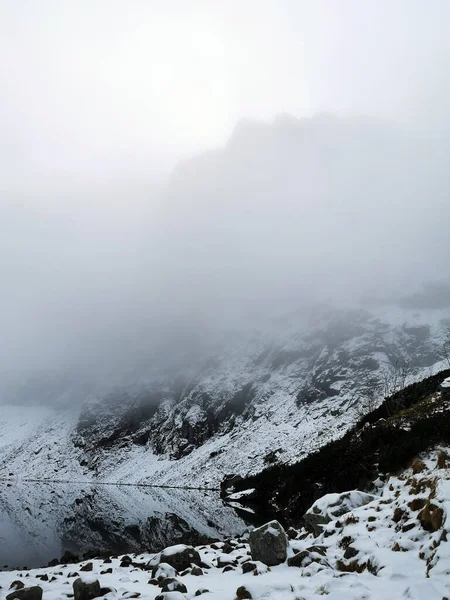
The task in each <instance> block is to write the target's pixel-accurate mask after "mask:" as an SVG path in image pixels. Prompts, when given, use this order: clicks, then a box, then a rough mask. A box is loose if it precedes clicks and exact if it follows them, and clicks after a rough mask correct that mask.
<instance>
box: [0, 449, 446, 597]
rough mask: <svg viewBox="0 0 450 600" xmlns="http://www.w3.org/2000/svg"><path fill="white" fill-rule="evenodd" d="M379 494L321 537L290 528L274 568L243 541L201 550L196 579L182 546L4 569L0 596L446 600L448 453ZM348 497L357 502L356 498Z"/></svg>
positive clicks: (433, 456) (426, 459) (415, 467)
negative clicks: (81, 582)
mask: <svg viewBox="0 0 450 600" xmlns="http://www.w3.org/2000/svg"><path fill="white" fill-rule="evenodd" d="M373 487H374V490H373V491H374V496H373V500H372V501H370V502H368V503H365V504H363V505H362V506H359V507H352V506H351V503H350V504H348V505H347V506H346V507H343V510H342V512H341V514H340V516H339V517H338V518H333V517H330V519H331V520H330V521H329V522H328V523H327V524H325V526H324V529H323V531H322V532H321V533H319V534H318V535H313V534H312V533H308V532H307V531H306V530H305V529H301V530H300V531H296V530H293V529H290V530H289V531H288V533H289V537H290V538H291V539H290V541H289V542H288V547H287V560H285V561H283V562H281V564H276V565H275V566H271V567H270V568H268V567H267V565H265V564H263V563H262V562H260V561H258V560H256V557H255V556H254V555H253V556H252V552H253V548H252V546H251V544H249V543H248V536H243V537H241V538H239V539H237V540H235V539H231V540H228V541H227V542H226V543H217V544H213V545H207V546H199V547H198V548H197V551H198V553H199V556H198V559H197V562H200V561H201V568H198V567H196V568H195V572H194V569H193V568H191V567H192V565H191V567H190V568H188V569H186V570H184V567H183V570H182V569H181V568H180V569H179V571H177V570H176V569H175V568H173V566H171V565H169V564H167V563H166V562H165V559H166V560H168V559H169V557H170V556H173V555H174V554H176V553H180V552H182V551H183V550H184V551H185V550H186V547H185V546H182V545H178V546H175V547H173V546H172V547H171V548H167V549H166V550H165V551H164V552H163V553H162V555H159V554H139V555H135V556H134V557H133V556H132V557H131V560H132V564H130V558H128V560H126V559H124V560H122V557H118V558H113V559H112V560H109V561H108V562H104V561H103V559H100V558H97V559H95V560H92V561H91V563H92V565H91V566H92V569H91V570H90V572H89V573H84V572H83V571H82V570H81V569H80V567H81V566H84V564H85V563H83V564H79V565H78V564H75V565H74V564H71V565H57V566H55V567H50V568H47V569H35V570H32V571H27V572H24V571H20V570H19V571H12V572H0V585H1V586H2V591H3V590H11V589H14V588H13V587H12V586H13V582H14V581H16V582H17V581H19V582H22V581H23V583H24V584H25V585H26V586H35V585H39V586H40V587H41V588H42V589H43V597H44V598H45V599H46V600H56V599H57V598H62V597H65V596H66V595H67V594H68V593H69V594H70V593H71V590H72V585H73V583H74V581H75V580H76V578H77V577H79V576H81V578H85V577H86V578H87V577H89V579H86V580H85V581H86V582H89V583H91V582H92V581H94V580H96V579H98V581H99V584H100V585H101V586H102V587H108V588H109V590H108V594H107V597H108V598H111V599H113V598H131V597H136V596H137V595H139V596H140V597H141V598H154V597H157V595H158V593H160V590H161V588H163V586H166V585H168V584H170V585H171V586H173V587H171V588H170V587H169V588H168V589H172V590H173V589H177V590H178V591H172V592H167V593H166V594H165V596H164V597H165V598H171V599H173V600H175V599H177V600H185V599H186V598H193V597H194V596H197V595H200V594H202V593H206V592H210V594H208V595H210V596H211V597H212V598H214V599H217V600H226V599H229V598H233V597H238V598H239V597H240V598H253V599H255V600H256V599H258V598H268V599H270V600H285V599H287V600H296V599H300V598H302V599H304V600H310V599H311V600H312V599H315V598H319V597H323V596H326V597H328V598H330V599H333V600H362V599H366V600H387V599H389V600H397V599H401V598H406V599H408V600H443V599H445V598H448V597H449V596H450V579H449V575H450V544H449V541H448V535H449V534H450V523H449V517H448V515H449V512H450V461H449V449H448V448H440V449H437V450H435V451H432V452H429V453H427V454H426V455H424V456H422V457H417V458H416V460H415V461H414V463H413V464H412V465H411V468H409V469H407V470H406V471H403V472H402V473H399V474H397V476H391V477H389V478H388V479H387V480H386V481H384V482H382V481H380V480H377V481H375V482H374V484H373ZM348 495H349V496H351V497H357V496H358V492H356V491H353V492H351V493H349V494H348ZM335 501H336V499H335V498H332V499H328V500H327V498H323V499H322V501H321V502H319V504H320V506H321V507H322V508H323V510H324V511H325V512H330V511H328V510H327V503H328V505H329V503H330V502H331V503H333V502H335ZM275 531H276V530H275ZM266 543H267V542H266ZM171 562H173V561H171ZM152 566H154V569H152ZM107 568H109V569H110V570H109V571H108V570H107ZM85 570H86V569H85ZM42 577H44V578H43V579H42ZM165 577H170V578H171V579H165ZM19 585H20V584H19ZM175 586H176V588H175ZM242 586H243V587H244V588H245V590H244V589H243V587H242ZM197 590H203V592H197ZM105 591H106V590H105Z"/></svg>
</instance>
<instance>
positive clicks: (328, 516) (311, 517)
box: [303, 490, 375, 537]
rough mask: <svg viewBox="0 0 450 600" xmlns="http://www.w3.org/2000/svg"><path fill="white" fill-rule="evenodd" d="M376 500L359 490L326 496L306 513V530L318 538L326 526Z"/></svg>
mask: <svg viewBox="0 0 450 600" xmlns="http://www.w3.org/2000/svg"><path fill="white" fill-rule="evenodd" d="M374 499H375V496H373V495H372V494H366V493H365V492H359V491H357V490H353V491H350V492H342V493H341V494H326V495H325V496H323V497H322V498H319V499H318V500H316V501H315V502H314V504H313V505H312V506H311V508H310V509H308V511H307V512H306V513H305V515H304V517H303V518H304V521H305V525H306V528H307V529H308V530H309V531H310V532H311V533H313V534H314V535H315V536H316V537H317V536H318V535H320V534H321V533H322V530H323V527H324V525H326V524H327V523H330V522H331V521H334V520H335V519H338V518H339V517H342V515H345V514H347V513H348V512H350V511H352V510H354V509H355V508H359V507H360V506H364V505H365V504H368V503H369V502H372V500H374Z"/></svg>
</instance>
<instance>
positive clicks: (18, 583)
mask: <svg viewBox="0 0 450 600" xmlns="http://www.w3.org/2000/svg"><path fill="white" fill-rule="evenodd" d="M24 587H25V584H24V582H23V581H19V580H18V579H16V581H13V582H12V584H11V585H10V586H9V589H10V590H21V589H22V588H24Z"/></svg>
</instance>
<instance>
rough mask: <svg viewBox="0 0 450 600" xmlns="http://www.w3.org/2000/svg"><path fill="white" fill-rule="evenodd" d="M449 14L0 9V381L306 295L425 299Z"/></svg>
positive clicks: (143, 347)
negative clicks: (11, 374)
mask: <svg viewBox="0 0 450 600" xmlns="http://www.w3.org/2000/svg"><path fill="white" fill-rule="evenodd" d="M449 18H450V4H449V3H448V2H447V1H446V0H442V1H440V0H435V1H434V2H432V3H430V2H426V1H425V0H394V1H391V0H390V1H388V0H367V1H366V2H360V1H358V0H340V1H339V2H338V1H333V0H318V1H315V2H312V1H297V0H280V1H279V2H272V1H269V0H267V1H265V0H260V1H253V0H247V1H245V2H238V1H237V0H236V1H235V0H230V1H228V2H219V1H215V0H208V1H207V0H204V1H202V0H198V1H189V0H184V1H181V0H179V1H177V0H172V1H171V0H166V1H164V2H162V1H156V0H155V1H153V0H147V1H144V0H142V1H140V0H127V1H126V2H125V0H122V1H119V0H94V1H92V0H90V1H89V2H88V1H87V0H79V1H78V2H76V3H61V2H58V1H57V0H40V2H34V1H32V0H30V1H27V0H22V1H21V2H17V1H16V0H1V1H0V91H1V94H0V132H1V136H0V161H1V162H0V164H1V179H0V194H1V195H0V222H1V224H2V228H1V236H0V277H1V295H0V331H1V338H0V360H1V367H0V372H1V373H2V374H3V375H2V376H3V377H4V378H7V377H9V374H10V373H14V374H15V376H16V375H19V377H21V376H22V374H23V373H29V372H35V371H36V370H37V371H45V372H53V371H55V372H57V371H62V372H71V373H76V374H77V376H80V377H83V376H84V375H83V374H86V373H89V377H90V378H94V379H95V378H96V377H97V378H98V379H102V380H105V379H107V378H108V377H111V376H112V375H111V374H114V376H118V377H119V375H118V374H120V377H122V375H123V376H125V375H124V374H127V375H126V376H127V377H129V378H132V377H133V373H134V372H135V371H136V369H141V370H142V369H144V370H145V367H146V365H153V364H154V363H155V361H163V362H164V361H175V362H176V363H177V364H185V362H184V361H191V360H195V356H196V353H197V352H200V350H199V348H200V346H201V345H202V344H203V343H204V341H205V340H211V339H213V338H214V336H215V335H216V332H218V331H224V330H237V331H239V330H242V329H245V328H248V327H254V326H260V325H261V324H263V323H265V322H267V321H268V320H270V319H273V318H275V317H279V316H280V315H283V314H285V313H288V312H293V311H302V310H304V309H305V308H308V307H310V306H312V305H315V304H321V303H330V304H333V305H337V306H340V305H356V306H359V305H361V303H362V302H363V300H362V299H364V298H365V299H366V300H367V298H373V297H377V298H382V299H383V298H386V299H391V300H392V299H393V298H394V299H398V301H399V303H400V304H401V305H405V306H409V304H408V302H407V301H405V297H409V296H410V295H412V296H411V297H420V298H421V299H422V300H421V302H422V307H423V305H424V303H425V304H427V302H428V300H426V299H425V300H423V298H428V296H430V290H431V291H432V290H438V291H436V294H437V295H438V296H439V301H437V300H436V302H437V303H442V301H443V300H442V299H443V298H446V297H447V296H446V292H445V291H444V292H442V290H443V289H444V290H445V289H446V288H445V284H446V282H447V280H448V269H449V261H450V259H449V256H450V253H449V251H450V237H449V235H448V227H449V223H450V219H449V218H450V202H449V193H450V180H449V179H450V175H449V174H448V167H447V161H448V158H447V157H448V150H449V148H450V143H449V142H450V133H449V130H450V128H449V125H450V114H449V108H448V107H449V106H450V102H449V100H450V88H449V85H450V69H449V67H450V64H449V63H450V38H449V37H448V35H447V31H446V28H447V26H446V24H447V23H448V19H449ZM423 286H425V289H426V290H428V292H427V293H422V292H421V290H422V288H423ZM426 286H428V287H426ZM433 286H434V287H433ZM414 294H416V296H414ZM421 294H422V295H421ZM427 294H428V296H427ZM431 296H433V293H431ZM436 302H435V304H436ZM402 303H403V304H402ZM430 303H431V304H433V300H431V301H430ZM80 373H81V374H82V375H80ZM86 377H87V375H86Z"/></svg>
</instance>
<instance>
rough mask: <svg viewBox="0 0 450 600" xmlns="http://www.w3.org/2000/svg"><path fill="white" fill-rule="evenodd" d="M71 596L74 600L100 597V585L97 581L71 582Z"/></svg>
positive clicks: (79, 579) (91, 599) (80, 580)
mask: <svg viewBox="0 0 450 600" xmlns="http://www.w3.org/2000/svg"><path fill="white" fill-rule="evenodd" d="M73 594H74V598H75V600H93V599H94V598H98V596H100V583H99V582H98V580H97V579H94V578H93V579H92V580H91V579H87V578H86V579H85V580H84V581H83V580H82V579H81V578H78V579H75V581H74V582H73Z"/></svg>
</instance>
